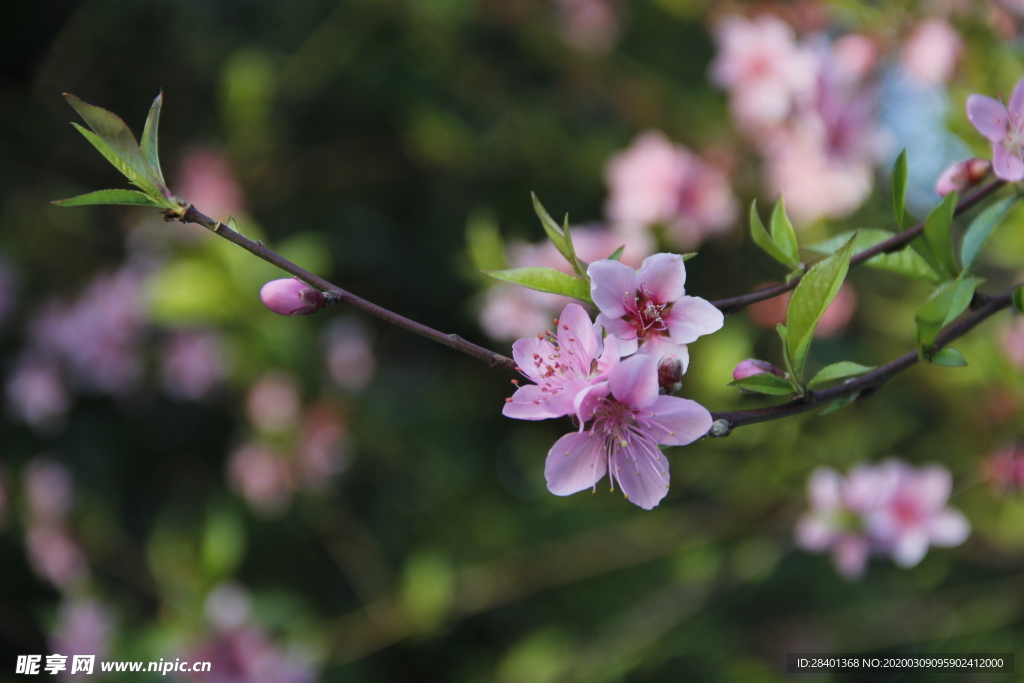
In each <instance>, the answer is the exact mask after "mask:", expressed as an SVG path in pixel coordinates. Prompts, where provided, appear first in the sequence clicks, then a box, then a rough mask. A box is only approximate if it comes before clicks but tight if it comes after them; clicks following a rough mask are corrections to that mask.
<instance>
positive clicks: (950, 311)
mask: <svg viewBox="0 0 1024 683" xmlns="http://www.w3.org/2000/svg"><path fill="white" fill-rule="evenodd" d="M979 282H981V278H976V277H964V275H963V274H961V275H960V277H958V278H957V279H956V280H953V281H952V282H947V283H945V284H943V285H942V286H941V287H939V288H938V289H936V290H935V292H934V293H933V294H932V296H931V297H930V298H929V299H928V301H926V302H925V303H924V305H923V306H921V308H919V309H918V310H917V313H916V315H915V316H914V322H915V323H916V324H917V329H916V337H917V349H918V353H919V354H920V355H921V357H922V358H927V357H928V355H929V353H930V349H931V347H932V345H933V344H934V343H935V339H936V337H938V336H939V332H940V331H941V330H942V328H943V327H945V326H946V325H948V324H949V323H951V322H953V321H954V320H955V319H956V318H957V317H958V316H959V315H960V314H961V313H963V312H964V311H965V310H966V309H967V307H968V306H969V305H970V303H971V297H973V296H974V288H975V287H977V286H978V283H979Z"/></svg>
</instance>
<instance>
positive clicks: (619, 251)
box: [608, 244, 626, 261]
mask: <svg viewBox="0 0 1024 683" xmlns="http://www.w3.org/2000/svg"><path fill="white" fill-rule="evenodd" d="M625 249H626V245H625V244H623V245H622V246H621V247H619V248H618V249H616V250H615V251H613V252H612V255H611V256H609V257H608V260H609V261H618V260H620V259H622V252H623V251H625Z"/></svg>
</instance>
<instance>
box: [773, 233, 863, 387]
mask: <svg viewBox="0 0 1024 683" xmlns="http://www.w3.org/2000/svg"><path fill="white" fill-rule="evenodd" d="M854 243H855V238H851V239H850V241H849V242H847V243H846V246H844V247H843V248H842V249H840V250H839V251H837V252H836V253H834V254H832V255H831V256H829V257H828V258H826V259H825V260H823V261H820V262H818V263H817V264H815V266H814V267H813V268H811V269H810V270H809V271H807V274H806V275H805V276H804V277H803V279H802V280H800V284H798V285H797V286H796V289H795V290H793V297H792V298H791V299H790V300H789V310H788V311H787V313H786V328H787V329H788V331H789V333H788V340H787V344H788V347H789V352H790V353H791V354H792V358H793V369H794V370H795V371H796V372H795V374H794V375H793V376H794V377H796V378H797V379H799V378H800V377H802V375H803V368H804V361H805V360H806V359H807V352H808V350H809V349H810V347H811V339H812V337H813V335H814V328H816V327H817V326H818V321H819V320H820V319H821V316H822V314H824V313H825V309H826V308H828V305H829V304H830V303H832V300H833V299H834V298H835V297H836V293H838V292H839V287H840V285H842V284H843V280H844V279H846V272H847V271H848V270H849V267H850V257H851V256H852V255H853V248H854Z"/></svg>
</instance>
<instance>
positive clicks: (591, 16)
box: [555, 0, 620, 54]
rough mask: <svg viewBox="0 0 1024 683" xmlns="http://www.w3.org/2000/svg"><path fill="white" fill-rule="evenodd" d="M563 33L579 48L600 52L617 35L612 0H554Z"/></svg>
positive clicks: (612, 44) (616, 15) (609, 47)
mask: <svg viewBox="0 0 1024 683" xmlns="http://www.w3.org/2000/svg"><path fill="white" fill-rule="evenodd" d="M555 4H556V9H557V11H558V26H559V29H560V30H561V32H562V37H563V38H564V39H565V42H567V43H568V44H569V45H571V46H573V47H574V48H576V49H577V50H579V51H580V52H585V53H589V54H603V53H606V52H609V51H610V50H611V49H612V48H613V47H615V42H616V41H617V40H618V38H619V21H620V20H619V12H618V9H617V7H616V3H615V1H614V0H555Z"/></svg>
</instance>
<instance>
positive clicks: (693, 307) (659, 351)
mask: <svg viewBox="0 0 1024 683" xmlns="http://www.w3.org/2000/svg"><path fill="white" fill-rule="evenodd" d="M587 272H588V273H589V275H590V282H591V284H590V293H591V296H592V297H593V299H594V303H595V304H597V307H598V308H599V309H601V314H600V315H598V316H597V324H598V325H601V326H603V327H604V329H605V330H607V331H608V334H609V335H610V336H613V337H617V338H618V339H619V351H620V353H621V354H622V355H623V356H628V355H630V354H632V353H635V352H636V351H637V350H638V349H639V352H640V353H645V354H649V355H651V356H655V359H656V360H660V359H661V358H662V357H663V356H665V355H668V354H672V355H675V356H677V357H678V358H679V360H680V361H681V362H682V364H683V371H684V372H685V371H686V366H687V364H688V361H689V354H688V352H687V350H686V346H685V344H689V343H690V342H693V341H696V339H697V337H700V336H702V335H705V334H711V333H712V332H715V331H717V330H720V329H721V328H722V325H723V323H724V322H725V318H724V316H723V315H722V312H721V311H719V310H718V309H717V308H715V307H714V306H713V305H712V304H711V303H710V302H709V301H706V300H704V299H701V298H699V297H695V296H685V295H684V289H683V285H684V284H685V283H686V268H685V267H684V266H683V259H682V257H681V256H679V255H678V254H655V255H654V256H649V257H648V258H646V259H644V262H643V265H641V266H640V270H636V271H635V270H633V269H632V268H630V267H629V266H627V265H624V264H622V263H619V262H618V261H612V260H609V259H605V260H603V261H597V262H596V263H592V264H590V268H589V270H588V271H587Z"/></svg>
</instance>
